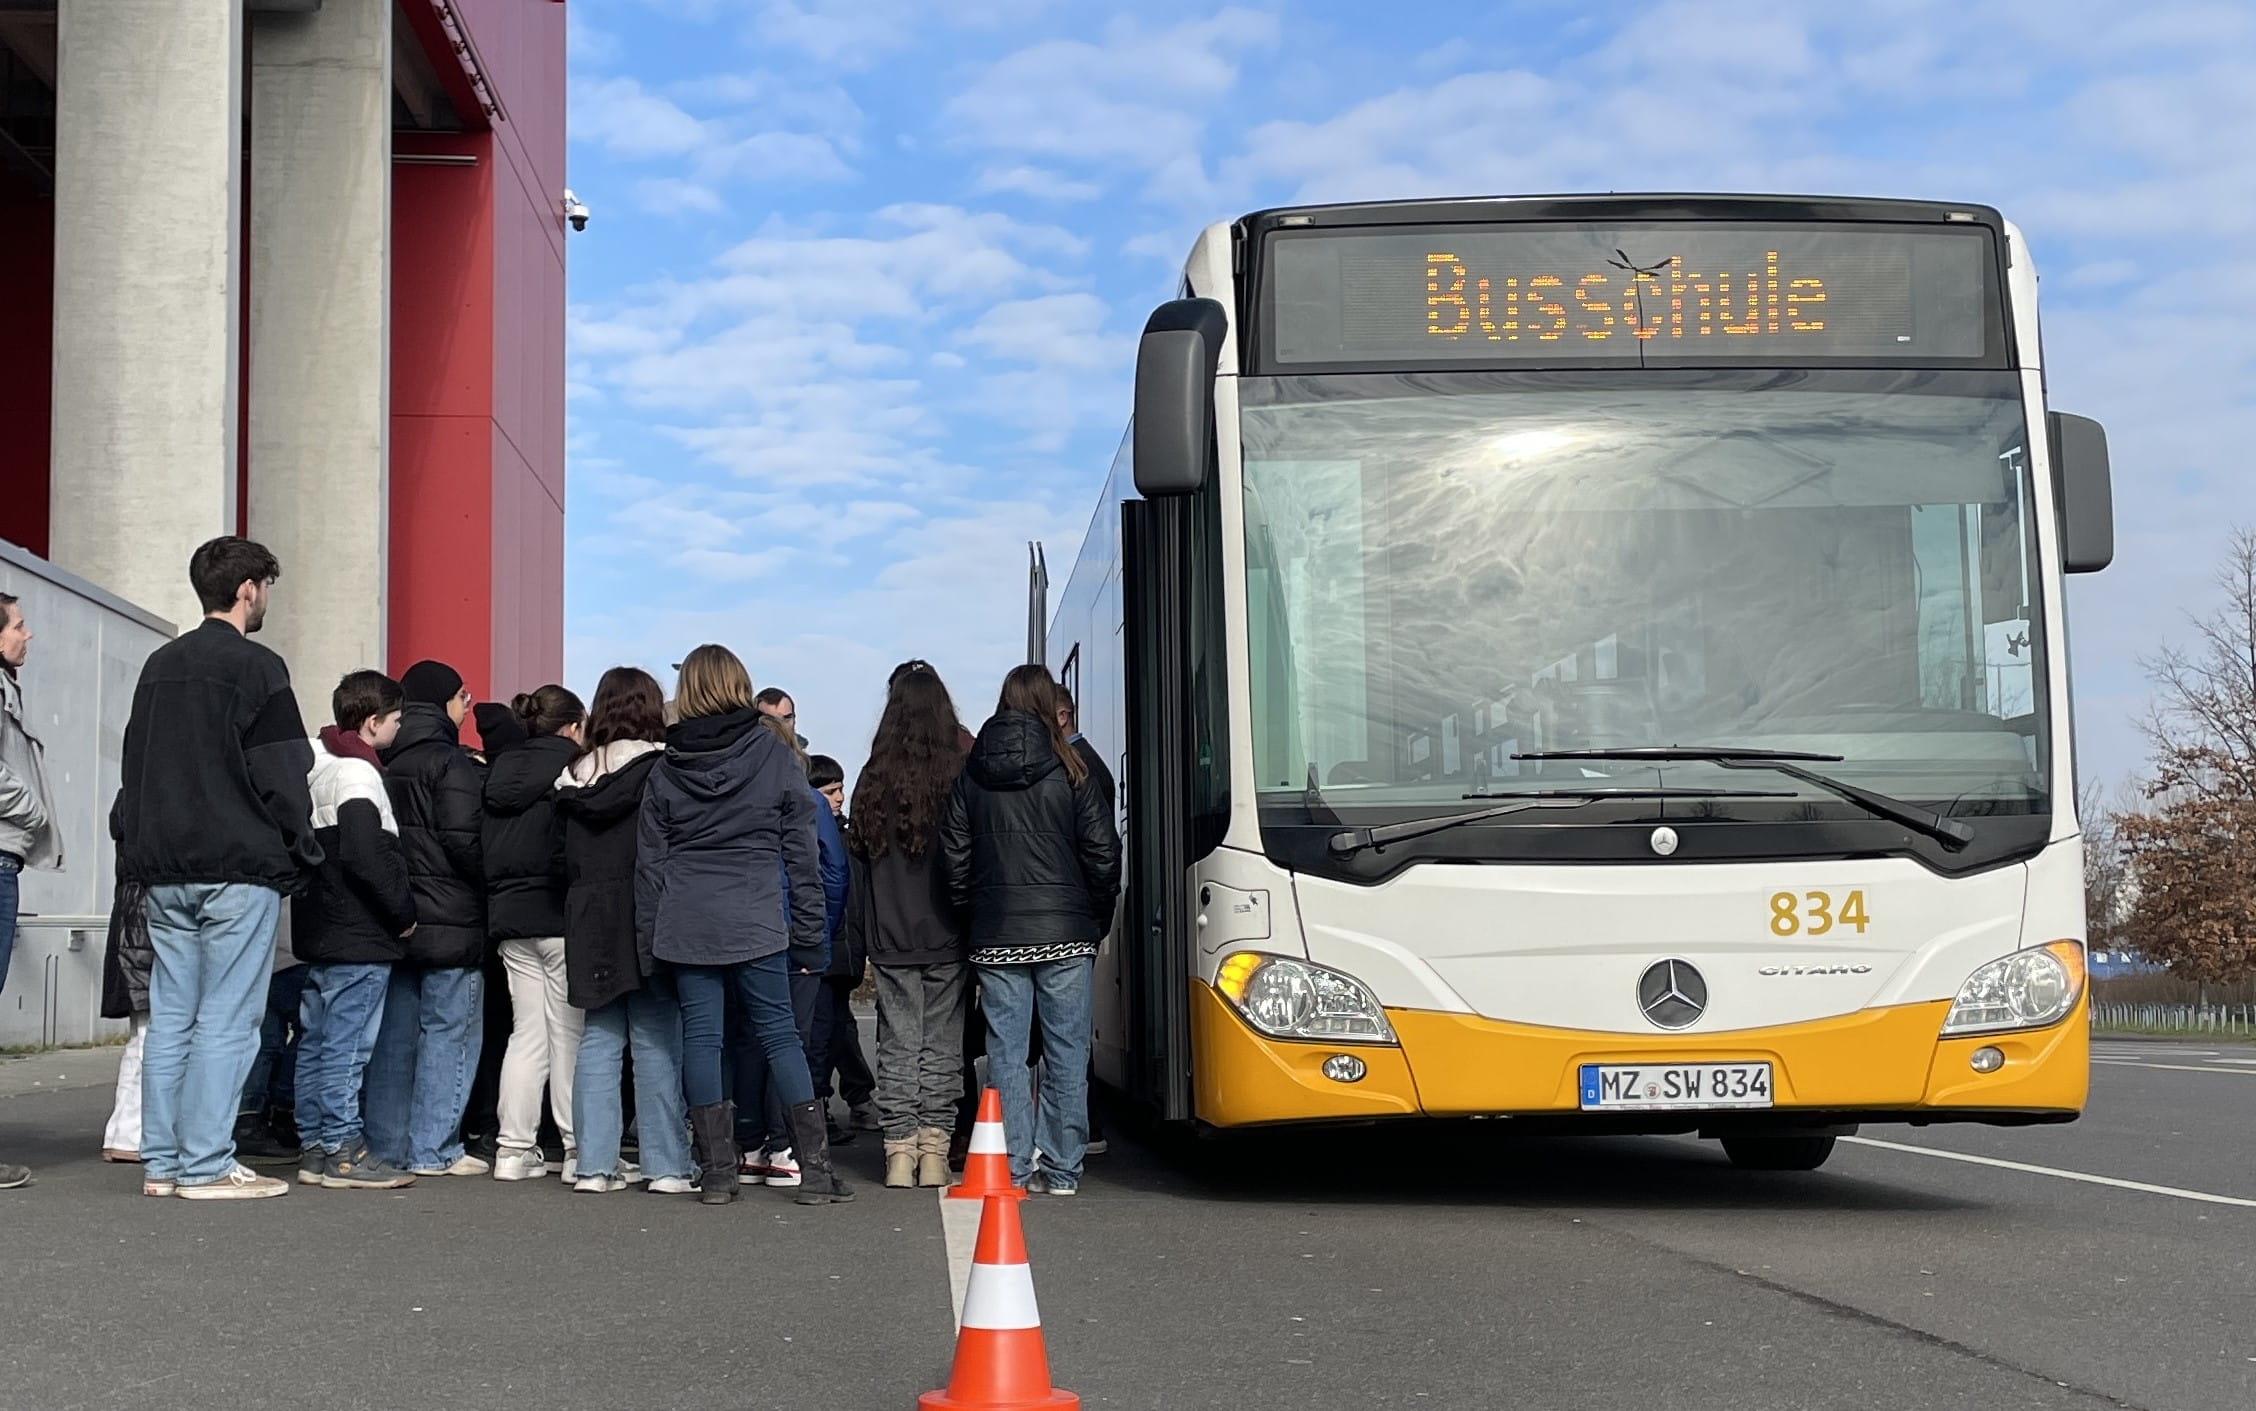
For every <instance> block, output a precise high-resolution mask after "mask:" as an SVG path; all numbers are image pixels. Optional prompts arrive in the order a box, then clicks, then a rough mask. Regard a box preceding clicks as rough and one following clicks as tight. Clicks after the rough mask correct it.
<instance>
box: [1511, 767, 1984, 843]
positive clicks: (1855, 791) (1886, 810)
mask: <svg viewBox="0 0 2256 1411" xmlns="http://www.w3.org/2000/svg"><path fill="white" fill-rule="evenodd" d="M1512 758H1514V759H1526V760H1544V759H1619V760H1635V761H1642V762H1646V763H1654V762H1664V763H1665V762H1668V761H1672V760H1682V761H1690V762H1699V763H1705V764H1713V765H1716V766H1717V767H1719V768H1722V769H1767V770H1770V771H1771V772H1772V773H1774V774H1783V775H1785V776H1786V777H1787V778H1789V779H1799V780H1801V781H1802V782H1803V783H1805V784H1812V785H1815V786H1816V787H1818V788H1820V789H1823V790H1825V791H1826V792H1827V793H1831V794H1837V795H1839V796H1840V797H1842V798H1844V799H1847V800H1848V801H1849V802H1850V803H1853V804H1855V805H1857V806H1858V807H1859V808H1861V809H1863V810H1864V811H1865V812H1867V813H1870V814H1873V815H1875V816H1876V817H1880V818H1885V819H1887V820H1888V821H1889V822H1891V823H1901V824H1902V825H1904V826H1905V827H1906V828H1913V829H1917V830H1918V831H1919V832H1922V833H1925V834H1926V835H1927V836H1928V837H1930V838H1933V839H1934V840H1935V841H1936V842H1939V843H1941V844H1942V845H1943V847H1944V848H1945V849H1947V850H1948V851H1950V852H1957V851H1958V850H1959V849H1961V848H1963V847H1965V846H1966V845H1967V844H1968V843H1971V842H1973V841H1974V830H1973V829H1972V828H1970V827H1968V826H1967V825H1966V824H1964V823H1961V822H1959V821H1958V820H1957V819H1955V818H1945V817H1943V816H1942V815H1941V814H1939V813H1936V812H1934V811H1933V810H1931V809H1924V808H1921V807H1920V806H1919V805H1917V804H1912V803H1905V802H1904V801H1903V800H1902V799H1892V798H1889V797H1888V796H1887V795H1886V794H1879V793H1874V792H1873V791H1872V790H1870V789H1867V788H1864V787H1862V786H1860V785H1856V784H1851V783H1849V782H1847V781H1846V780H1842V779H1835V778H1833V777H1832V776H1831V775H1827V774H1820V773H1818V772H1817V771H1816V770H1814V769H1804V768H1802V766H1801V763H1800V761H1804V760H1807V761H1810V762H1813V763H1819V764H1837V763H1839V762H1840V761H1841V760H1842V759H1843V758H1844V756H1842V755H1837V754H1811V753H1809V752H1808V751H1806V750H1756V749H1742V748H1739V747H1738V746H1735V745H1633V746H1628V747H1625V748H1622V749H1617V750H1542V751H1538V752H1536V753H1533V754H1516V755H1513V756H1512Z"/></svg>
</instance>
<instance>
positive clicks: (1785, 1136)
mask: <svg viewBox="0 0 2256 1411" xmlns="http://www.w3.org/2000/svg"><path fill="white" fill-rule="evenodd" d="M1833 1142H1834V1138H1833V1137H1832V1136H1830V1135H1818V1136H1811V1135H1807V1134H1803V1133H1788V1132H1763V1133H1750V1134H1748V1135H1746V1136H1738V1137H1725V1138H1724V1139H1723V1154H1724V1155H1725V1156H1728V1157H1730V1158H1731V1164H1732V1165H1734V1166H1736V1167H1738V1168H1739V1169H1740V1170H1742V1171H1815V1170H1816V1169H1817V1168H1818V1167H1820V1166H1823V1165H1824V1164H1825V1162H1826V1160H1827V1158H1829V1157H1831V1156H1832V1155H1833Z"/></svg>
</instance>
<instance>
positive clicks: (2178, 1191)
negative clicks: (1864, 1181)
mask: <svg viewBox="0 0 2256 1411" xmlns="http://www.w3.org/2000/svg"><path fill="white" fill-rule="evenodd" d="M1841 1140H1842V1141H1845V1142H1853V1143H1855V1144H1856V1145H1858V1146H1870V1147H1878V1148H1879V1149H1880V1150H1882V1151H1908V1152H1910V1153H1911V1154H1912V1155H1914V1156H1932V1157H1935V1158H1937V1159H1938V1160H1942V1161H1963V1162H1966V1163H1967V1164H1969V1165H1972V1166H1995V1167H1997V1168H1998V1169H2000V1170H2004V1171H2022V1172H2026V1173H2027V1174H2029V1175H2032V1176H2053V1177H2057V1178H2058V1179H2060V1180H2063V1181H2081V1182H2083V1183H2084V1184H2086V1185H2093V1186H2113V1187H2114V1188H2116V1189H2117V1190H2126V1191H2140V1192H2143V1193H2145V1194H2147V1195H2166V1196H2170V1197H2172V1198H2174V1199H2177V1200H2197V1201H2200V1202H2202V1203H2203V1204H2206V1205H2237V1206H2240V1207H2241V1208H2243V1209H2247V1210H2256V1200H2250V1199H2248V1198H2247V1197H2245V1196H2237V1195H2216V1194H2213V1193H2212V1192H2209V1191H2189V1190H2186V1189H2184V1188H2183V1187H2180V1186H2157V1185H2151V1184H2149V1183H2147V1182H2145V1181H2125V1180H2122V1179H2119V1178H2118V1177H2115V1176H2095V1175H2093V1174H2092V1173H2090V1172H2089V1171H2064V1170H2062V1169H2060V1168H2059V1167H2057V1166H2032V1165H2030V1164H2029V1163H2028V1162H2026V1161H2005V1160H2001V1159H1999V1158H1998V1157H1995V1156H1976V1155H1974V1154H1973V1153H1971V1152H1965V1151H1944V1150H1943V1149H1942V1148H1940V1147H1932V1146H1913V1145H1911V1144H1910V1143H1908V1142H1884V1141H1881V1140H1879V1139H1878V1138H1876V1137H1843V1138H1841Z"/></svg>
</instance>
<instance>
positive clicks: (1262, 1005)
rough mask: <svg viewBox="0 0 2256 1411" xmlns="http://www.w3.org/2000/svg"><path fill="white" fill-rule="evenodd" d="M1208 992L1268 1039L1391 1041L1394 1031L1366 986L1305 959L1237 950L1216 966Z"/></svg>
mask: <svg viewBox="0 0 2256 1411" xmlns="http://www.w3.org/2000/svg"><path fill="white" fill-rule="evenodd" d="M1214 987H1215V988H1216V989H1218V990H1220V991H1221V992H1222V994H1223V996H1224V997H1225V998H1227V999H1228V1000H1229V1001H1230V1003H1231V1004H1233V1005H1235V1006H1236V1007H1237V1010H1238V1013H1240V1014H1242V1015H1244V1016H1245V1020H1246V1022H1247V1023H1248V1024H1251V1025H1252V1026H1253V1027H1254V1028H1256V1029H1259V1030H1260V1031H1261V1032H1262V1033H1264V1034H1267V1035H1269V1036H1270V1037H1271V1038H1277V1039H1330V1040H1340V1039H1356V1040H1361V1041H1363V1042H1365V1043H1375V1044H1391V1043H1393V1042H1394V1026H1393V1025H1392V1024H1389V1023H1388V1022H1387V1017H1386V1010H1385V1009H1384V1008H1383V1007H1382V1006H1381V1005H1380V1004H1379V997H1378V996H1377V995H1374V994H1372V993H1371V991H1370V988H1369V987H1368V986H1366V985H1365V984H1364V983H1363V982H1362V981H1361V980H1358V979H1356V978H1355V977H1354V976H1352V975H1343V974H1341V973H1340V972H1339V971H1337V970H1327V969H1325V968H1324V967H1323V966H1321V965H1311V964H1310V963H1308V962H1307V961H1305V960H1291V959H1288V958H1286V957H1285V956H1281V955H1259V954H1256V953H1254V952H1252V951H1240V952H1238V953H1237V954H1236V955H1233V956H1231V957H1230V958H1229V959H1227V960H1225V961H1223V962H1222V970H1221V973H1220V974H1218V975H1216V976H1215V979H1214Z"/></svg>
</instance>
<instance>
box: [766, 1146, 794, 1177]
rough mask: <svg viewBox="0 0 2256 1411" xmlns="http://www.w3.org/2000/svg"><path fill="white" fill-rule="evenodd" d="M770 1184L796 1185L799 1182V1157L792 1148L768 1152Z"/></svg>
mask: <svg viewBox="0 0 2256 1411" xmlns="http://www.w3.org/2000/svg"><path fill="white" fill-rule="evenodd" d="M768 1184H769V1185H771V1186H796V1185H798V1184H799V1158H798V1157H796V1156H793V1155H792V1154H791V1148H790V1147H785V1148H784V1149H783V1150H781V1151H771V1152H769V1153H768Z"/></svg>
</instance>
